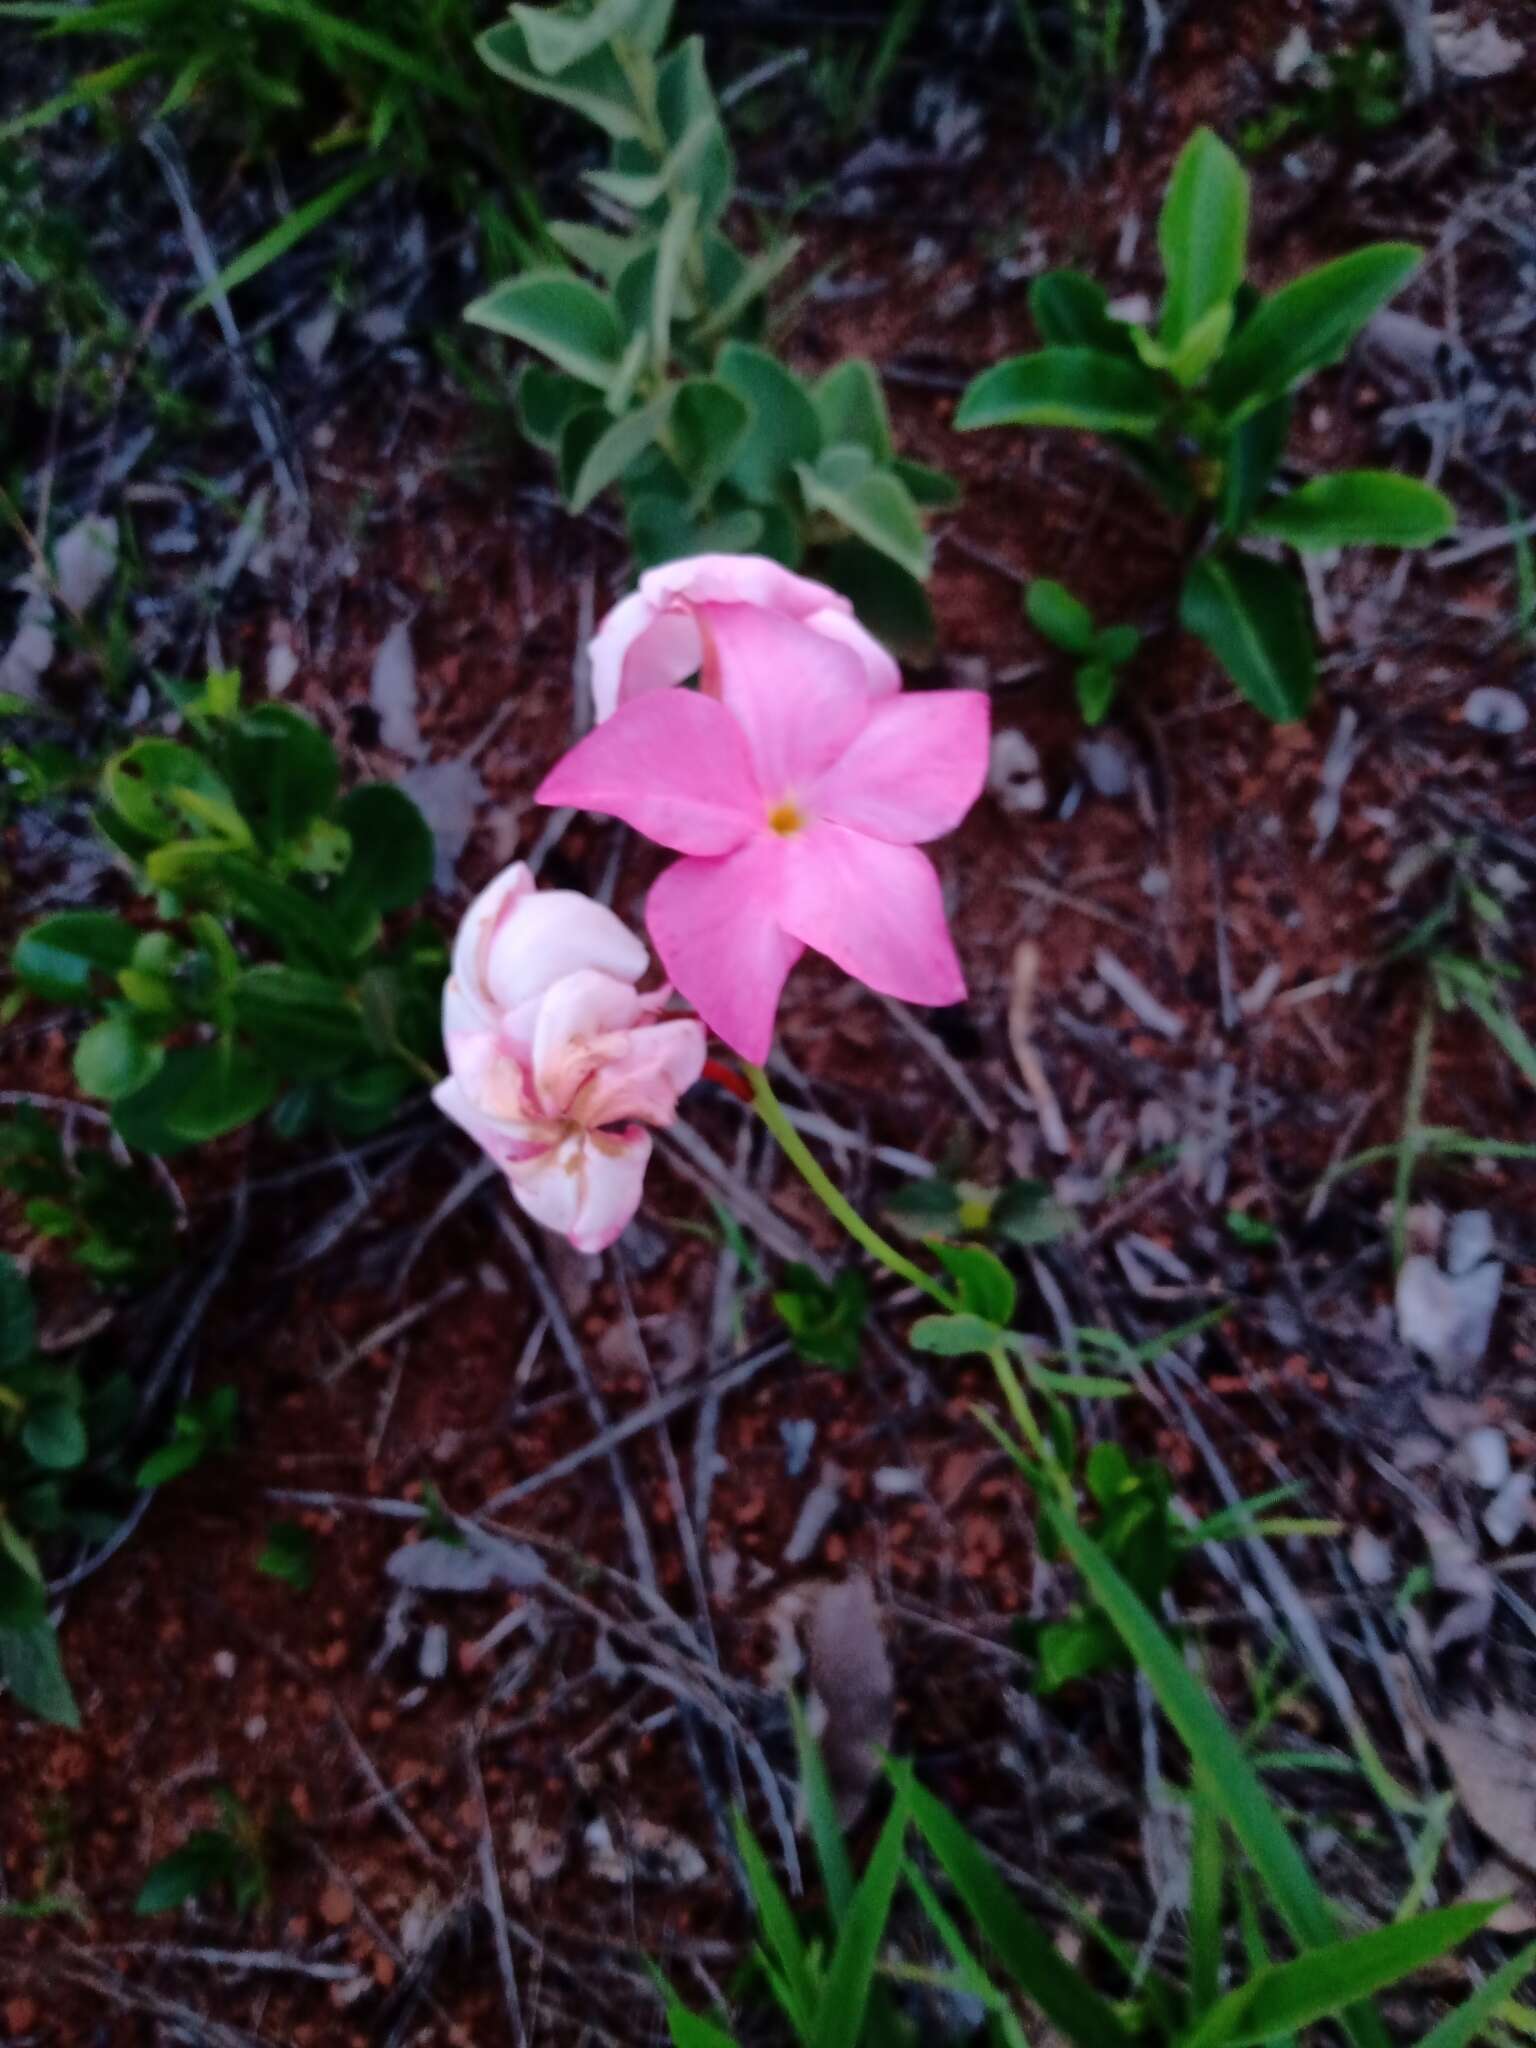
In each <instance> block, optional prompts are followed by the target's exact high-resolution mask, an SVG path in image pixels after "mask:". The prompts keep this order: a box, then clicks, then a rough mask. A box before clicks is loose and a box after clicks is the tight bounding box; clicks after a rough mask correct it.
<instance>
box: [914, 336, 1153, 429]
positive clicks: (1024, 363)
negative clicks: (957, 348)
mask: <svg viewBox="0 0 1536 2048" xmlns="http://www.w3.org/2000/svg"><path fill="white" fill-rule="evenodd" d="M1166 410H1167V407H1166V404H1165V401H1164V398H1163V393H1162V390H1161V388H1160V387H1159V385H1158V383H1157V380H1156V378H1155V377H1154V376H1153V375H1152V373H1151V372H1150V371H1149V370H1146V369H1144V368H1143V367H1142V365H1141V364H1140V363H1132V362H1125V361H1123V360H1122V359H1121V358H1120V357H1118V356H1111V355H1105V354H1103V353H1102V352H1101V351H1100V350H1098V349H1091V348H1047V349H1041V350H1040V351H1039V353H1038V354H1036V355H1032V356H1014V357H1013V358H1012V360H1011V361H1009V362H1005V363H998V364H996V365H995V366H994V367H993V368H992V369H990V370H983V372H982V373H981V375H980V376H979V377H977V378H976V379H975V381H974V382H973V383H972V384H971V385H970V386H969V387H968V389H967V390H966V393H965V395H964V397H963V398H962V399H961V400H960V406H959V410H958V411H957V412H956V414H955V425H956V426H957V427H960V428H964V429H969V428H974V427H1075V428H1078V429H1080V430H1081V431H1083V432H1087V433H1097V434H1115V433H1118V434H1132V435H1151V434H1155V433H1156V432H1157V430H1158V427H1159V426H1160V425H1161V423H1162V419H1163V415H1164V413H1165V412H1166Z"/></svg>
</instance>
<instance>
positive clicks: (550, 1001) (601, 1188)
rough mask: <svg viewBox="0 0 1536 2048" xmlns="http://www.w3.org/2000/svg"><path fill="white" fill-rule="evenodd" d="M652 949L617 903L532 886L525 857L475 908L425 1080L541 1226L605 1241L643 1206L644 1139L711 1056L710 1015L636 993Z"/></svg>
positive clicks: (582, 1243) (589, 1248) (461, 935)
mask: <svg viewBox="0 0 1536 2048" xmlns="http://www.w3.org/2000/svg"><path fill="white" fill-rule="evenodd" d="M649 964H650V963H649V957H648V955H647V953H646V950H645V947H644V946H643V945H642V944H641V942H640V940H639V939H637V938H636V937H635V936H634V934H633V933H632V932H630V931H627V930H626V929H625V927H624V926H623V925H622V924H621V923H620V922H619V920H618V918H616V917H615V916H614V914H613V912H612V911H611V910H606V909H604V907H603V906H602V905H601V904H600V903H593V902H592V901H591V900H590V899H589V898H588V897H585V896H581V895H578V894H577V893H576V892H575V891H574V890H570V889H546V890H543V891H540V890H538V889H537V888H536V887H535V885H534V880H533V877H532V875H530V874H529V872H528V870H527V868H526V867H524V866H523V864H522V862H521V861H519V862H518V863H517V864H516V866H514V867H510V868H507V869H505V870H504V871H503V872H502V873H501V874H499V875H498V876H497V877H496V879H495V881H494V882H492V883H491V884H490V886H489V887H488V888H486V889H483V890H482V891H481V893H480V894H479V896H477V897H476V899H475V901H474V902H473V903H472V904H471V905H470V907H469V910H468V912H467V913H466V915H465V918H464V921H463V923H462V924H461V925H460V927H459V932H458V937H457V938H456V939H455V941H454V947H453V972H452V975H451V976H450V978H449V981H448V986H447V988H446V989H445V991H444V993H443V1041H444V1044H445V1046H446V1048H447V1053H448V1070H449V1077H448V1079H447V1080H446V1081H444V1082H442V1083H441V1084H440V1085H439V1086H438V1087H437V1088H436V1089H435V1090H434V1092H433V1098H432V1099H433V1101H434V1102H436V1104H437V1106H438V1108H439V1109H440V1110H442V1111H443V1113H444V1114H445V1115H446V1116H450V1117H452V1119H453V1121H454V1122H455V1123H456V1124H459V1125H461V1126H462V1127H463V1129H464V1130H466V1131H468V1133H469V1135H470V1136H471V1137H472V1138H473V1139H474V1140H475V1142H476V1143H477V1144H478V1145H480V1146H481V1147H482V1148H483V1149H484V1150H485V1151H486V1152H487V1153H488V1154H489V1155H490V1157H491V1158H492V1159H493V1160H494V1161H495V1162H496V1164H497V1165H498V1166H499V1167H500V1168H501V1169H502V1171H503V1172H504V1173H505V1174H506V1176H507V1179H508V1181H509V1182H510V1183H511V1188H512V1193H513V1196H514V1197H515V1198H516V1200H517V1202H518V1203H519V1205H520V1206H521V1207H522V1208H524V1209H526V1210H527V1212H528V1214H529V1215H530V1216H532V1217H533V1218H534V1220H535V1222H538V1223H542V1224H544V1225H545V1226H546V1228H548V1229H550V1230H558V1231H559V1232H561V1234H562V1235H563V1236H565V1237H568V1238H569V1239H570V1240H571V1242H572V1243H573V1244H574V1245H575V1246H576V1248H577V1250H578V1251H584V1252H596V1251H602V1250H603V1248H604V1247H605V1246H606V1245H610V1244H612V1243H613V1241H614V1239H615V1238H616V1237H617V1236H618V1235H619V1232H620V1231H621V1230H623V1228H624V1226H625V1225H626V1224H627V1223H628V1222H629V1220H630V1218H631V1217H632V1216H633V1215H634V1213H635V1210H636V1209H637V1208H638V1207H639V1204H640V1191H641V1186H642V1183H643V1182H644V1179H645V1168H646V1163H647V1161H648V1160H649V1158H650V1156H651V1139H650V1134H649V1132H648V1131H646V1130H645V1129H643V1128H642V1126H644V1125H646V1124H650V1125H652V1126H654V1127H656V1128H658V1129H664V1128H665V1127H666V1126H667V1125H668V1124H670V1123H671V1122H672V1120H673V1118H674V1117H675V1115H676V1113H677V1098H678V1096H679V1095H681V1094H682V1092H683V1090H684V1089H686V1088H691V1087H692V1085H693V1083H694V1082H695V1081H697V1079H698V1078H699V1075H700V1073H701V1072H702V1070H703V1066H704V1053H705V1046H706V1038H705V1032H704V1027H703V1025H702V1024H700V1023H699V1022H698V1021H697V1019H695V1018H692V1017H670V1018H662V1017H659V1016H658V1014H657V1013H658V1012H659V1010H660V1009H661V1007H662V1005H663V1004H664V1003H665V1002H666V1000H667V990H665V989H661V990H658V991H657V992H656V993H655V994H652V995H648V996H642V995H641V994H639V992H638V991H637V990H636V988H635V986H634V984H635V983H636V982H637V981H638V980H639V978H640V976H641V975H642V974H644V973H645V971H646V968H647V967H648V965H649Z"/></svg>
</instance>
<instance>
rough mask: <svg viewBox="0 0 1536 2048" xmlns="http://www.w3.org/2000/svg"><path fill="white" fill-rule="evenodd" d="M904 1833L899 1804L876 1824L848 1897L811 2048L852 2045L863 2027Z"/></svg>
mask: <svg viewBox="0 0 1536 2048" xmlns="http://www.w3.org/2000/svg"><path fill="white" fill-rule="evenodd" d="M906 1838H907V1813H906V1809H905V1808H904V1807H903V1806H901V1805H900V1804H898V1805H896V1806H894V1807H892V1809H891V1814H890V1818H889V1819H888V1820H887V1821H886V1823H885V1826H884V1827H883V1828H882V1829H881V1830H880V1839H879V1841H878V1842H876V1844H875V1847H874V1852H873V1854H872V1855H871V1856H870V1859H869V1862H868V1864H867V1865H866V1866H865V1870H864V1875H863V1876H862V1877H861V1878H860V1879H859V1883H858V1888H857V1889H856V1891H855V1892H854V1895H853V1897H852V1898H851V1899H850V1900H849V1902H848V1911H847V1913H846V1914H845V1915H844V1918H843V1924H842V1930H841V1932H840V1933H839V1935H838V1937H837V1947H836V1948H835V1949H834V1950H833V1951H832V1960H831V1961H830V1962H829V1963H828V1965H827V1974H826V1979H825V1982H824V1983H823V1985H822V1991H821V2000H820V2004H819V2006H818V2008H817V2012H816V2024H815V2027H814V2029H813V2030H812V2032H811V2034H810V2035H809V2037H808V2038H809V2040H810V2042H811V2044H812V2048H853V2044H854V2043H855V2042H856V2041H857V2040H858V2039H859V2036H860V2035H861V2034H862V2033H863V2031H864V2015H865V2013H866V2011H867V2010H868V2007H869V1994H870V1990H871V1988H872V1987H873V1984H874V1981H875V1964H876V1963H877V1961H878V1960H879V1956H880V1944H881V1942H882V1941H883V1940H884V1939H885V1928H886V1922H887V1921H888V1920H889V1919H890V1917H891V1902H892V1901H893V1900H894V1898H895V1896H896V1885H897V1880H898V1879H899V1878H900V1876H901V1852H902V1849H903V1847H904V1846H905V1843H906Z"/></svg>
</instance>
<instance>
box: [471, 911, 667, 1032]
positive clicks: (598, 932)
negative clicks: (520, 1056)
mask: <svg viewBox="0 0 1536 2048" xmlns="http://www.w3.org/2000/svg"><path fill="white" fill-rule="evenodd" d="M650 964H651V962H650V955H649V954H648V953H647V952H646V950H645V942H644V940H643V939H640V938H637V937H636V935H635V934H634V933H633V932H632V931H631V930H630V929H629V927H628V926H627V925H626V924H625V923H624V921H623V920H622V919H621V918H619V917H616V916H615V915H614V913H613V912H612V911H611V910H610V909H609V908H608V907H607V905H606V904H603V903H594V902H593V900H592V898H591V897H590V896H583V895H582V893H581V891H580V890H579V889H540V890H539V891H538V892H537V894H535V895H532V896H525V897H524V898H523V899H522V901H521V902H520V903H519V904H518V906H517V908H516V910H515V911H514V912H513V914H512V915H511V917H509V918H507V919H506V920H505V921H504V922H503V923H502V925H501V926H500V928H499V930H498V931H497V932H496V933H495V935H494V937H493V938H492V940H491V943H490V948H489V951H488V953H487V955H486V976H485V985H486V991H487V993H488V994H489V996H490V998H491V1000H492V1001H493V1002H494V1003H495V1004H496V1005H497V1007H498V1008H499V1009H501V1010H503V1011H506V1012H515V1011H518V1010H519V1009H521V1007H522V1006H523V1005H525V1004H528V1003H534V1002H537V1001H538V999H539V998H540V997H542V996H543V995H544V994H545V992H546V991H547V990H548V989H551V988H553V987H554V985H555V983H556V982H557V981H564V979H565V978H566V976H567V975H569V974H577V973H581V972H583V971H585V970H596V971H598V972H600V973H603V974H607V975H611V976H612V977H613V978H614V979H615V980H616V981H625V982H635V981H638V980H639V979H640V976H641V975H642V974H644V973H645V972H646V970H647V968H648V967H649V966H650Z"/></svg>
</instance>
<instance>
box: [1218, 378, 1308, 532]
mask: <svg viewBox="0 0 1536 2048" xmlns="http://www.w3.org/2000/svg"><path fill="white" fill-rule="evenodd" d="M1290 432H1291V401H1290V399H1289V398H1277V399H1275V400H1274V401H1273V402H1272V403H1271V404H1269V405H1265V406H1261V407H1260V408H1259V410H1258V411H1257V412H1251V413H1249V414H1248V416H1247V418H1246V419H1245V420H1243V422H1242V423H1241V425H1240V426H1238V427H1237V428H1236V429H1235V430H1234V431H1233V432H1232V434H1231V435H1230V436H1229V437H1228V440H1227V445H1226V450H1225V466H1224V468H1223V471H1222V480H1221V523H1222V525H1223V526H1224V527H1225V528H1226V530H1227V532H1228V533H1233V534H1237V533H1241V532H1242V531H1243V530H1244V528H1245V527H1246V526H1247V524H1248V522H1249V520H1250V519H1252V517H1253V515H1254V513H1255V512H1256V511H1257V510H1258V508H1259V506H1260V505H1261V504H1262V503H1263V500H1264V494H1265V492H1266V491H1267V490H1268V489H1269V486H1270V482H1271V479H1272V478H1273V477H1274V474H1275V471H1276V469H1277V468H1278V467H1279V463H1280V458H1281V456H1282V455H1283V454H1284V453H1285V444H1286V442H1287V441H1288V440H1289V438H1290Z"/></svg>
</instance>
